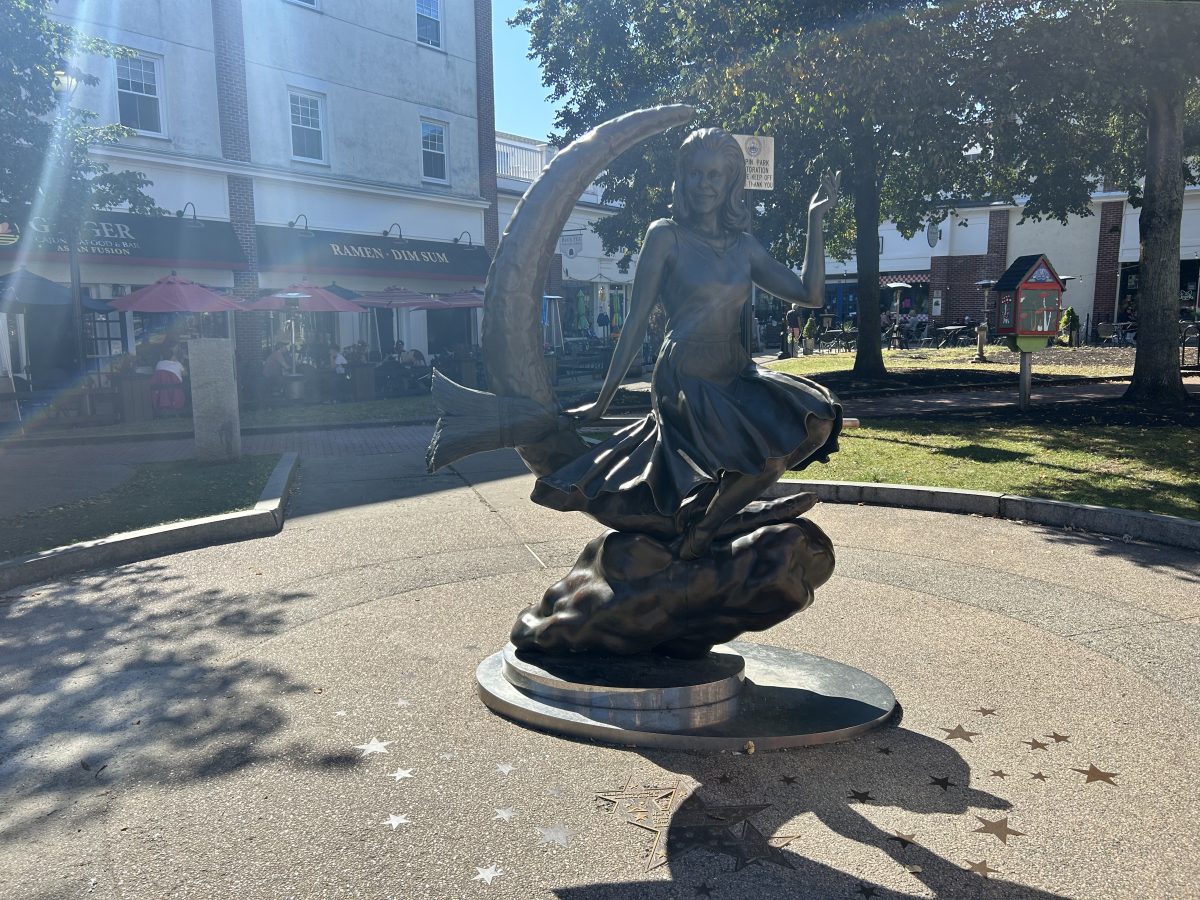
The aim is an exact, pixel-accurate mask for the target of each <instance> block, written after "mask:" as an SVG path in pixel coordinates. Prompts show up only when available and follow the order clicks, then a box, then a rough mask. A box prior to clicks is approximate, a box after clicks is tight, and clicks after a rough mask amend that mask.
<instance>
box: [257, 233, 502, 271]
mask: <svg viewBox="0 0 1200 900" xmlns="http://www.w3.org/2000/svg"><path fill="white" fill-rule="evenodd" d="M258 265H259V269H260V270H261V271H264V272H267V271H271V270H275V271H284V272H303V273H305V274H317V273H320V274H323V275H377V276H381V277H384V278H397V277H399V278H405V277H407V278H445V279H455V280H457V281H472V282H477V283H482V282H483V281H484V279H486V278H487V272H488V266H489V265H491V258H490V257H489V256H488V254H487V251H486V250H484V249H483V247H472V246H469V245H465V246H464V245H463V244H455V243H451V242H450V241H446V242H444V243H443V242H441V241H414V240H407V239H404V240H401V239H397V238H392V237H382V236H380V235H378V234H374V235H371V234H348V233H346V232H343V231H317V230H315V229H313V230H308V229H304V230H302V229H299V228H284V227H279V226H274V225H259V226H258Z"/></svg>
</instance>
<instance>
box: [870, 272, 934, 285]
mask: <svg viewBox="0 0 1200 900" xmlns="http://www.w3.org/2000/svg"><path fill="white" fill-rule="evenodd" d="M897 281H905V282H908V283H909V284H911V285H918V284H929V273H928V272H891V273H889V274H887V275H880V276H879V286H880V287H887V286H888V284H895V283H896V282H897Z"/></svg>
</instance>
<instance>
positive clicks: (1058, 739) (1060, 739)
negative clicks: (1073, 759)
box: [1044, 731, 1071, 744]
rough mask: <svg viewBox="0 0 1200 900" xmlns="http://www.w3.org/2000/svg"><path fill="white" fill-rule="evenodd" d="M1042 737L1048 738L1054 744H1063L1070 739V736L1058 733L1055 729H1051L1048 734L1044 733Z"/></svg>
mask: <svg viewBox="0 0 1200 900" xmlns="http://www.w3.org/2000/svg"><path fill="white" fill-rule="evenodd" d="M1044 737H1048V738H1050V739H1051V740H1053V741H1054V743H1056V744H1064V743H1066V742H1067V741H1069V740H1071V736H1070V735H1069V734H1059V733H1058V732H1057V731H1052V732H1051V733H1050V734H1047V735H1044Z"/></svg>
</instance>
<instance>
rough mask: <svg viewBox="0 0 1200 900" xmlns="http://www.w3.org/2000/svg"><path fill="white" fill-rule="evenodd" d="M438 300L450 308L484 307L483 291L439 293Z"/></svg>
mask: <svg viewBox="0 0 1200 900" xmlns="http://www.w3.org/2000/svg"><path fill="white" fill-rule="evenodd" d="M436 299H438V300H440V301H442V302H443V303H445V304H446V306H448V307H449V308H450V309H482V308H483V291H459V292H458V293H457V294H438V295H437V298H436Z"/></svg>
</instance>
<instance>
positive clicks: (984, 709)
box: [971, 706, 996, 716]
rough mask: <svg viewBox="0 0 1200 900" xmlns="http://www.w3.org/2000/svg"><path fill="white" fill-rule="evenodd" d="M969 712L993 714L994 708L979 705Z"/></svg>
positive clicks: (984, 714) (982, 714)
mask: <svg viewBox="0 0 1200 900" xmlns="http://www.w3.org/2000/svg"><path fill="white" fill-rule="evenodd" d="M971 712H977V713H979V714H980V715H981V716H994V715H995V714H996V710H994V709H988V708H987V707H986V706H980V707H979V708H977V709H973V710H971Z"/></svg>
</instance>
